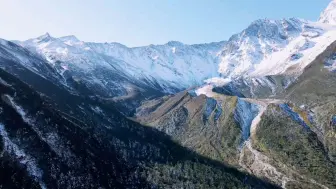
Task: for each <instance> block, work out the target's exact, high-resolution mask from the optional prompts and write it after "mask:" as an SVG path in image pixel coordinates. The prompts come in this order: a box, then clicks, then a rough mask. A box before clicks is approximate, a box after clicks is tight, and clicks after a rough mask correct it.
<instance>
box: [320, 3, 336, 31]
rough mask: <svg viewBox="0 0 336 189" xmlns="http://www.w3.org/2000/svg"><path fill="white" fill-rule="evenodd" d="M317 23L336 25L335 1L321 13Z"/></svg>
mask: <svg viewBox="0 0 336 189" xmlns="http://www.w3.org/2000/svg"><path fill="white" fill-rule="evenodd" d="M319 22H322V23H325V24H331V25H336V0H332V1H331V2H330V3H329V5H328V7H327V8H326V9H325V10H324V11H323V12H322V13H321V16H320V19H319Z"/></svg>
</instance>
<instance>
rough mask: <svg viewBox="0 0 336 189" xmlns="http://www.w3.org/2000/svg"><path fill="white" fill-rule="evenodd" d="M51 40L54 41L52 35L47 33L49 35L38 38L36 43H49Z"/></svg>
mask: <svg viewBox="0 0 336 189" xmlns="http://www.w3.org/2000/svg"><path fill="white" fill-rule="evenodd" d="M50 39H53V37H51V35H50V34H49V33H48V32H47V33H45V34H43V35H41V36H39V37H37V38H36V39H35V41H47V40H50Z"/></svg>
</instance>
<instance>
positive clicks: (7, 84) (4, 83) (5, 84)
mask: <svg viewBox="0 0 336 189" xmlns="http://www.w3.org/2000/svg"><path fill="white" fill-rule="evenodd" d="M0 84H2V85H4V86H6V87H10V86H12V85H10V84H9V83H7V82H6V81H5V80H3V79H2V78H1V77H0Z"/></svg>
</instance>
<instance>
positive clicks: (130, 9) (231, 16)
mask: <svg viewBox="0 0 336 189" xmlns="http://www.w3.org/2000/svg"><path fill="white" fill-rule="evenodd" d="M329 2H330V0H0V7H1V11H0V27H1V30H0V38H4V39H9V40H13V39H18V40H24V39H28V38H33V37H37V36H39V35H42V34H44V33H46V32H49V33H50V34H51V35H52V36H56V37H60V36H64V35H75V36H77V37H78V38H79V39H80V40H83V41H94V42H119V43H122V44H125V45H127V46H142V45H148V44H163V43H166V42H168V41H170V40H175V41H181V42H183V43H186V44H194V43H206V42H213V41H221V40H226V39H228V38H229V37H230V36H231V35H232V34H235V33H238V32H239V31H241V30H243V29H244V28H246V27H247V26H248V25H249V24H250V23H251V22H252V21H254V20H256V19H259V18H271V19H281V18H289V17H299V18H304V19H308V20H317V19H318V17H319V15H320V12H321V11H322V10H323V9H324V8H325V7H326V6H327V5H328V3H329Z"/></svg>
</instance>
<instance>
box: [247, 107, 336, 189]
mask: <svg viewBox="0 0 336 189" xmlns="http://www.w3.org/2000/svg"><path fill="white" fill-rule="evenodd" d="M253 144H254V146H255V148H256V149H258V150H260V151H261V152H263V153H264V154H265V155H267V156H268V157H271V158H272V159H273V160H274V161H276V162H280V163H282V164H285V165H286V166H287V167H289V168H290V169H293V170H296V171H297V172H298V173H299V174H300V175H302V176H305V177H307V178H311V179H314V180H315V181H316V182H318V183H322V184H324V185H326V186H329V187H330V188H335V187H336V182H335V176H336V166H335V164H333V163H332V162H331V161H330V160H329V159H328V155H327V153H326V152H325V150H324V146H323V144H322V143H321V142H320V141H319V140H318V138H317V136H316V134H315V133H314V132H312V131H309V130H306V129H304V127H302V126H301V125H299V124H298V123H296V122H294V121H293V120H292V119H290V117H288V116H287V115H285V114H283V113H281V111H279V109H278V108H277V107H272V108H269V109H268V110H267V112H265V114H264V115H263V117H262V119H261V122H260V124H259V127H258V129H257V132H256V135H255V140H254V143H253ZM284 171H285V172H286V170H284Z"/></svg>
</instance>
